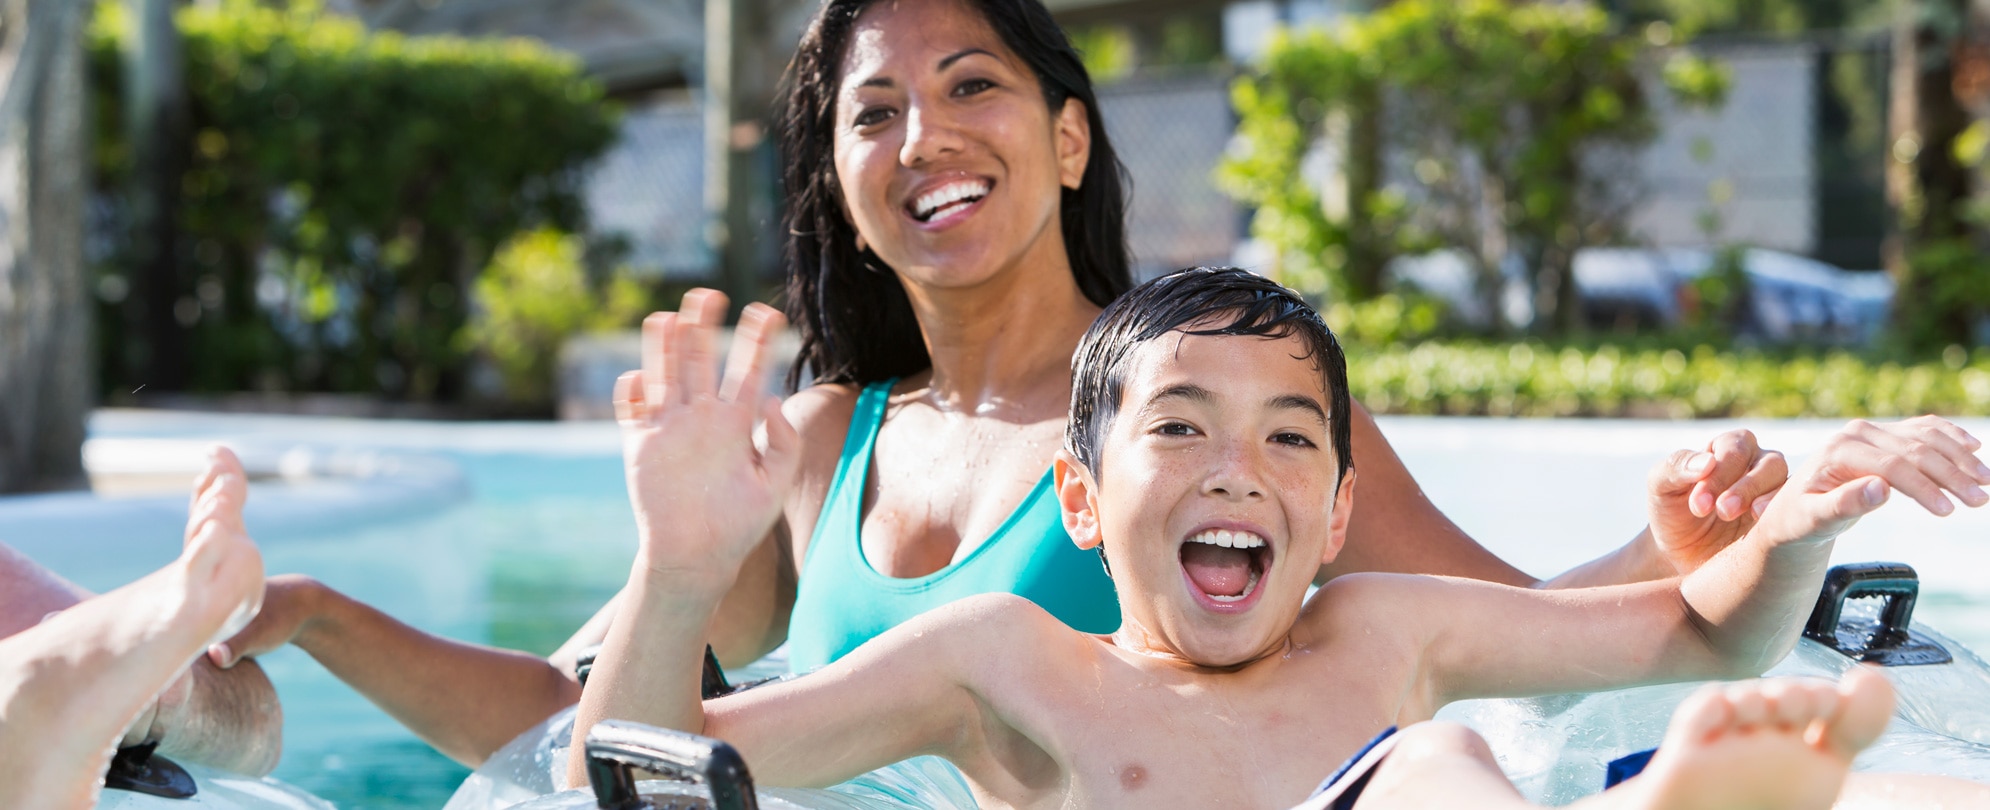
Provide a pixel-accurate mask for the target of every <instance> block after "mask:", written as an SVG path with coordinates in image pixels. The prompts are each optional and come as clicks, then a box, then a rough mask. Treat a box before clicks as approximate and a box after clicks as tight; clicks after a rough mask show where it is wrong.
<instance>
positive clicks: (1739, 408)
mask: <svg viewBox="0 0 1990 810" xmlns="http://www.w3.org/2000/svg"><path fill="white" fill-rule="evenodd" d="M1348 385H1349V387H1350V389H1351V393H1352V394H1353V395H1354V397H1355V399H1357V400H1359V401H1360V402H1361V403H1362V404H1363V405H1365V406H1367V407H1368V408H1370V409H1372V410H1374V411H1376V412H1378V413H1409V414H1450V415H1466V414H1469V415H1492V416H1641V417H1670V418H1688V417H1739V416H1747V417H1769V418H1792V417H1833V418H1847V417H1902V416H1912V415H1916V414H1923V413H1942V414H1950V415H1956V416H1985V415H1990V352H1985V351H1982V350H1978V351H1976V352H1974V353H1973V355H1972V353H1971V352H1969V351H1967V350H1965V349H1963V348H1962V347H1960V346H1954V347H1950V349H1949V350H1948V351H1946V352H1944V356H1943V359H1942V360H1940V361H1935V362H1925V363H1912V364H1903V363H1899V362H1895V361H1889V360H1881V359H1874V358H1866V357H1861V356H1859V355H1856V354H1851V353H1847V352H1837V351H1833V352H1827V353H1782V354H1771V353H1761V352H1752V351H1743V352H1736V351H1722V350H1717V349H1715V348H1713V347H1712V346H1706V345H1702V346H1697V347H1691V348H1677V347H1673V348H1665V347H1652V348H1644V349H1625V348H1621V347H1617V346H1601V347H1581V346H1568V345H1563V346H1557V345H1554V344H1549V343H1543V342H1539V341H1528V342H1522V343H1512V344H1501V343H1493V344H1488V343H1475V342H1456V343H1445V342H1434V341H1432V342H1424V343H1421V344H1418V345H1416V346H1414V347H1412V346H1407V345H1403V344H1393V345H1387V346H1374V345H1367V344H1358V343H1357V344H1351V345H1350V346H1349V347H1348Z"/></svg>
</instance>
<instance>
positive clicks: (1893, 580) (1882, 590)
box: [1803, 562, 1921, 647]
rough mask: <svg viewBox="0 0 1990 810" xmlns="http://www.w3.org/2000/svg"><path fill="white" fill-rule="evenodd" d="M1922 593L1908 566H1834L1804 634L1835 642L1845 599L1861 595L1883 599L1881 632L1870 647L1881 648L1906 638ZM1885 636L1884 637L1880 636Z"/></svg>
mask: <svg viewBox="0 0 1990 810" xmlns="http://www.w3.org/2000/svg"><path fill="white" fill-rule="evenodd" d="M1920 594H1921V580H1920V577H1919V576H1918V575H1916V574H1915V573H1914V567H1913V566H1910V565H1908V564H1906V563H1883V562H1870V563H1852V564H1850V565H1840V566H1834V567H1833V568H1832V569H1831V570H1830V571H1829V572H1827V573H1826V574H1825V575H1824V589H1823V590H1821V591H1819V592H1818V594H1817V607H1816V608H1814V609H1813V610H1811V612H1810V622H1809V623H1808V624H1806V625H1805V626H1804V628H1803V634H1804V635H1806V636H1809V637H1811V638H1813V639H1816V640H1818V641H1828V642H1833V643H1835V642H1836V641H1837V639H1838V619H1839V618H1840V617H1841V616H1842V615H1843V614H1844V612H1845V600H1847V599H1856V598H1859V597H1862V596H1883V597H1885V598H1886V603H1885V605H1884V606H1883V607H1881V608H1880V612H1879V630H1878V634H1876V635H1875V636H1874V638H1873V641H1872V643H1871V644H1869V645H1868V646H1874V647H1877V646H1882V645H1883V644H1884V643H1886V642H1889V641H1897V640H1900V639H1905V638H1906V637H1907V628H1908V626H1909V625H1911V624H1912V623H1913V621H1914V600H1915V599H1917V598H1919V597H1920ZM1882 635H1883V636H1884V638H1882V637H1881V636H1882Z"/></svg>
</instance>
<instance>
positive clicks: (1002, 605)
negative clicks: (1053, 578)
mask: <svg viewBox="0 0 1990 810" xmlns="http://www.w3.org/2000/svg"><path fill="white" fill-rule="evenodd" d="M885 635H886V636H887V637H891V638H892V639H894V640H893V642H892V646H895V647H900V648H901V649H902V650H904V651H907V652H910V651H912V650H917V651H918V654H919V655H920V656H922V657H927V658H929V659H930V660H933V661H935V662H936V663H937V662H938V661H942V660H944V661H951V662H953V663H954V664H957V665H958V666H957V667H954V668H956V669H959V670H960V671H961V672H962V673H964V674H968V673H974V672H976V671H978V670H982V669H986V668H988V667H989V662H990V658H989V652H990V651H991V650H1030V649H1034V650H1042V649H1043V647H1044V645H1046V644H1053V645H1054V644H1056V643H1057V642H1059V641H1074V642H1075V641H1079V640H1081V639H1085V638H1087V637H1086V636H1085V635H1084V634H1082V633H1079V632H1078V631H1076V630H1073V629H1071V628H1070V627H1069V626H1068V625H1066V624H1064V623H1063V622H1062V621H1059V620H1058V619H1057V617H1056V616H1053V615H1051V614H1050V612H1049V611H1046V610H1044V609H1043V608H1042V607H1040V606H1038V605H1037V604H1036V603H1035V602H1032V601H1030V600H1028V599H1026V598H1024V597H1021V596H1017V595H1015V594H1012V593H984V594H976V595H974V596H969V597H965V598H962V599H958V600H955V601H953V602H949V603H947V604H945V605H941V606H940V607H936V608H933V609H932V610H929V611H926V612H925V613H921V614H919V615H918V616H914V617H913V618H911V619H909V620H907V621H906V622H905V623H904V624H901V625H899V626H897V627H894V628H892V629H891V630H890V631H888V632H887V633H886V634H885ZM983 674H986V673H983Z"/></svg>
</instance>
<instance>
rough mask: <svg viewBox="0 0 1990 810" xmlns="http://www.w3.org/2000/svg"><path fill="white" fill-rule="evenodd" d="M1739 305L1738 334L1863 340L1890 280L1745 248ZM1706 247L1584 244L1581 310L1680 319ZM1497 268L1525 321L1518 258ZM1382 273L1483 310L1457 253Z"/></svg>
mask: <svg viewBox="0 0 1990 810" xmlns="http://www.w3.org/2000/svg"><path fill="white" fill-rule="evenodd" d="M1741 262H1742V271H1743V273H1744V274H1745V276H1746V278H1747V280H1748V281H1747V285H1746V291H1745V293H1744V295H1745V299H1744V300H1745V303H1746V308H1745V309H1744V310H1743V312H1742V314H1741V316H1740V318H1739V319H1738V320H1739V323H1738V324H1737V325H1736V326H1737V328H1738V330H1739V336H1740V337H1744V338H1753V339H1757V340H1762V341H1765V342H1773V343H1790V342H1799V341H1801V342H1821V343H1830V344H1837V345H1857V344H1865V343H1869V342H1871V341H1872V340H1873V339H1874V338H1875V337H1876V336H1877V335H1878V334H1879V332H1880V330H1881V329H1882V328H1883V327H1884V326H1885V323H1886V316H1887V308H1888V306H1889V304H1890V303H1891V302H1892V300H1893V279H1892V277H1890V276H1888V275H1887V274H1885V273H1883V272H1879V271H1873V270H1845V269H1842V268H1839V267H1835V266H1833V265H1830V264H1827V263H1825V262H1820V261H1817V260H1815V259H1810V258H1806V257H1803V256H1797V255H1794V254H1790V253H1784V252H1781V251H1775V250H1765V249H1760V248H1751V249H1748V250H1746V251H1744V252H1743V253H1742V256H1741ZM1714 264H1715V253H1714V251H1711V250H1705V249H1698V248H1586V249H1584V250H1581V251H1578V252H1577V253H1576V257H1575V279H1576V284H1577V287H1578V292H1579V295H1580V298H1581V301H1582V306H1583V314H1584V316H1585V317H1586V318H1587V319H1588V320H1589V322H1590V323H1591V324H1592V325H1595V326H1598V327H1602V328H1609V327H1611V326H1614V325H1623V324H1630V325H1632V326H1633V327H1634V328H1653V327H1667V326H1675V325H1678V324H1680V323H1682V322H1683V321H1684V320H1685V319H1686V317H1687V311H1688V307H1690V306H1691V305H1692V304H1691V303H1690V302H1691V301H1693V300H1694V296H1693V293H1692V292H1691V286H1692V283H1693V281H1694V280H1696V279H1699V278H1701V277H1703V276H1705V275H1706V274H1707V273H1709V272H1712V271H1713V268H1714ZM1504 265H1505V266H1504V267H1503V268H1502V276H1503V277H1504V278H1505V286H1504V289H1503V290H1502V295H1501V300H1500V307H1501V309H1502V310H1503V312H1504V314H1505V316H1506V318H1507V320H1508V322H1509V323H1519V324H1524V323H1528V322H1530V321H1532V320H1533V305H1532V301H1531V300H1529V297H1528V294H1527V289H1526V285H1525V283H1524V281H1523V275H1524V274H1523V272H1522V267H1521V264H1520V261H1519V259H1518V257H1509V258H1508V260H1507V261H1506V262H1505V263H1504ZM1390 272H1391V274H1392V275H1393V277H1394V278H1395V279H1397V280H1399V281H1402V282H1407V283H1409V284H1411V285H1414V286H1415V287H1417V288H1418V289H1421V290H1423V291H1424V292H1425V293H1427V294H1430V295H1433V296H1436V297H1437V298H1439V299H1442V300H1444V301H1445V302H1446V303H1447V304H1448V305H1449V306H1450V307H1451V310H1452V312H1453V313H1454V314H1455V315H1456V316H1457V317H1459V318H1460V319H1462V320H1464V321H1465V322H1466V323H1469V324H1473V325H1476V326H1484V325H1487V324H1488V323H1489V313H1487V312H1486V311H1485V307H1484V306H1483V305H1482V304H1481V303H1480V302H1479V301H1478V299H1477V297H1476V296H1475V295H1474V294H1473V284H1472V273H1471V269H1470V267H1469V266H1468V265H1467V264H1466V263H1465V260H1464V257H1463V256H1462V255H1460V254H1459V253H1458V252H1457V251H1449V250H1446V251H1437V252H1433V253H1427V254H1424V255H1421V256H1410V257H1404V258H1401V259H1398V260H1396V262H1395V263H1394V264H1393V265H1391V267H1390Z"/></svg>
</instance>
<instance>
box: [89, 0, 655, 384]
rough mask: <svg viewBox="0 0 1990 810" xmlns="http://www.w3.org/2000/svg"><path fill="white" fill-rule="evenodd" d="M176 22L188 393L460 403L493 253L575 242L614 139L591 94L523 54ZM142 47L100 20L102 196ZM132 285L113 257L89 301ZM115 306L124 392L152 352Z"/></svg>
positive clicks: (215, 12)
mask: <svg viewBox="0 0 1990 810" xmlns="http://www.w3.org/2000/svg"><path fill="white" fill-rule="evenodd" d="M176 20H177V23H178V27H179V30H180V32H181V34H182V36H183V49H184V52H185V84H186V87H187V90H188V94H189V96H190V98H189V105H190V113H191V119H192V127H191V132H190V138H189V143H187V144H185V153H184V154H185V158H184V159H185V164H184V165H185V167H186V169H185V172H184V174H183V175H182V182H181V184H180V190H181V196H182V199H181V201H180V204H179V206H178V215H179V221H180V228H181V233H182V234H183V236H182V242H181V246H180V247H181V251H180V254H179V257H180V266H181V268H182V269H181V271H180V272H179V274H178V276H179V277H178V279H177V280H176V282H175V283H176V284H177V285H178V295H179V297H180V300H181V301H182V302H184V303H185V304H186V306H185V308H184V311H185V312H186V313H190V314H192V315H193V316H194V317H193V318H192V320H193V323H192V324H191V325H190V326H188V327H187V329H188V330H189V333H188V336H187V337H188V344H189V347H190V349H191V351H192V353H193V354H192V355H191V356H192V357H194V358H196V359H197V361H196V362H195V363H194V364H193V366H192V377H191V379H190V381H189V387H191V388H193V389H196V390H244V389H277V390H292V391H299V390H303V391H346V392H367V393H382V394H386V395H388V396H391V397H397V398H404V399H410V400H422V401H435V400H460V399H461V398H463V396H464V395H465V393H466V382H467V379H466V378H467V375H466V373H465V372H466V368H467V366H468V360H469V356H468V353H467V350H466V349H465V347H466V346H467V345H468V342H467V341H465V340H463V339H461V338H460V337H459V334H460V333H461V332H462V330H463V328H464V324H465V322H466V320H467V316H468V314H469V309H470V305H469V301H470V292H471V290H472V289H473V287H474V286H475V284H476V279H477V277H478V275H479V274H480V273H481V272H482V271H483V269H484V268H485V267H486V266H487V265H488V264H489V263H490V261H491V258H492V255H493V252H494V251H496V250H497V249H498V248H499V247H500V246H502V245H504V244H505V243H506V242H507V241H509V240H510V239H511V237H512V236H513V235H514V234H516V233H519V232H522V231H525V230H529V229H531V228H534V227H540V226H550V227H555V228H558V229H561V230H566V231H570V232H573V231H578V230H579V229H580V228H582V227H583V226H584V225H585V222H584V209H583V207H582V201H581V196H580V193H581V183H582V181H583V174H582V170H583V169H584V167H585V166H586V164H587V163H588V162H589V161H591V160H592V159H593V158H594V157H596V156H598V155H599V154H601V153H602V152H603V151H605V150H606V149H607V148H608V146H609V145H611V144H612V143H613V141H614V139H615V136H616V113H615V111H614V110H613V109H612V108H611V107H609V106H607V105H606V104H605V103H604V102H603V99H602V90H601V88H600V86H599V85H598V84H596V83H595V82H593V81H591V80H589V79H588V78H586V77H585V76H584V75H583V74H582V72H581V70H580V68H579V65H578V64H577V63H576V61H575V60H573V59H571V58H569V57H567V56H563V55H560V54H558V53H555V52H553V51H551V50H549V49H547V48H545V47H543V46H540V45H538V44H535V43H532V42H530V41H526V40H508V41H493V40H466V39H458V38H445V37H403V36H401V35H398V34H394V33H373V32H368V31H366V30H365V29H364V28H362V27H361V26H360V25H359V24H358V23H357V22H356V21H353V20H350V19H347V18H343V17H339V16H336V15H331V14H327V13H324V12H323V11H322V10H320V9H319V8H318V7H317V6H316V4H314V3H308V2H306V3H297V4H291V5H289V6H288V7H287V8H273V7H268V6H263V5H258V4H256V3H253V2H248V0H226V2H222V3H219V4H201V5H193V6H188V7H184V8H182V9H181V10H180V11H179V12H178V14H177V17H176ZM131 31H132V25H131V24H130V18H129V15H128V14H126V13H125V12H124V4H121V3H103V4H101V5H100V6H99V12H98V15H97V19H96V21H95V24H94V25H93V26H92V31H91V35H90V41H89V45H90V53H91V62H92V82H93V85H94V89H95V90H96V91H97V92H96V94H95V95H96V97H97V109H98V118H97V135H98V137H99V139H100V140H99V148H98V150H97V154H98V168H99V172H100V177H101V178H102V184H103V185H104V187H105V188H107V189H116V188H118V187H119V184H120V183H121V182H122V180H123V178H124V177H125V176H127V175H128V174H129V172H130V168H131V167H130V165H129V162H130V155H131V154H132V150H131V148H130V144H127V143H125V142H124V141H123V125H122V123H121V122H120V120H119V117H120V115H121V110H120V102H119V98H118V97H119V85H120V84H121V83H122V76H121V65H120V63H121V53H122V52H123V51H124V50H125V49H126V48H128V47H129V45H130V43H131V41H132V35H131ZM111 198H115V196H114V195H112V197H111ZM125 238H126V239H127V240H128V239H129V238H130V237H125ZM131 272H134V269H133V268H132V267H131V266H130V265H129V263H128V262H123V261H121V260H120V259H119V258H117V257H115V256H114V257H113V258H112V259H111V260H110V261H109V263H108V266H107V267H106V268H105V281H106V282H107V283H104V284H100V285H99V289H100V290H122V289H144V286H143V285H141V284H134V283H128V282H135V281H137V279H126V278H123V277H122V276H123V275H124V274H128V273H131ZM107 297H108V298H111V299H115V298H117V296H116V295H109V296H107ZM107 306H108V307H109V309H108V310H107V312H106V313H105V314H106V316H107V317H105V318H103V321H104V322H105V323H106V330H105V340H104V372H105V379H106V381H107V382H111V383H115V382H119V381H120V380H121V377H120V375H121V374H123V373H126V372H128V371H129V370H131V369H133V368H135V367H137V366H140V365H142V364H141V363H138V362H135V361H134V360H133V358H134V357H135V356H136V355H137V353H140V352H143V351H144V350H145V347H144V346H143V345H142V343H143V341H144V339H145V336H143V335H136V334H126V333H124V332H123V331H122V326H121V321H122V320H124V319H123V318H122V317H121V316H120V315H119V314H118V306H120V305H119V304H118V303H117V302H116V301H114V300H113V301H112V302H110V303H109V304H107ZM122 306H127V307H128V306H132V304H131V303H130V302H125V303H124V304H122ZM180 320H181V322H182V323H185V322H186V321H187V320H188V319H187V318H184V317H182V318H181V319H180ZM107 390H113V391H115V389H114V388H112V387H109V386H107Z"/></svg>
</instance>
